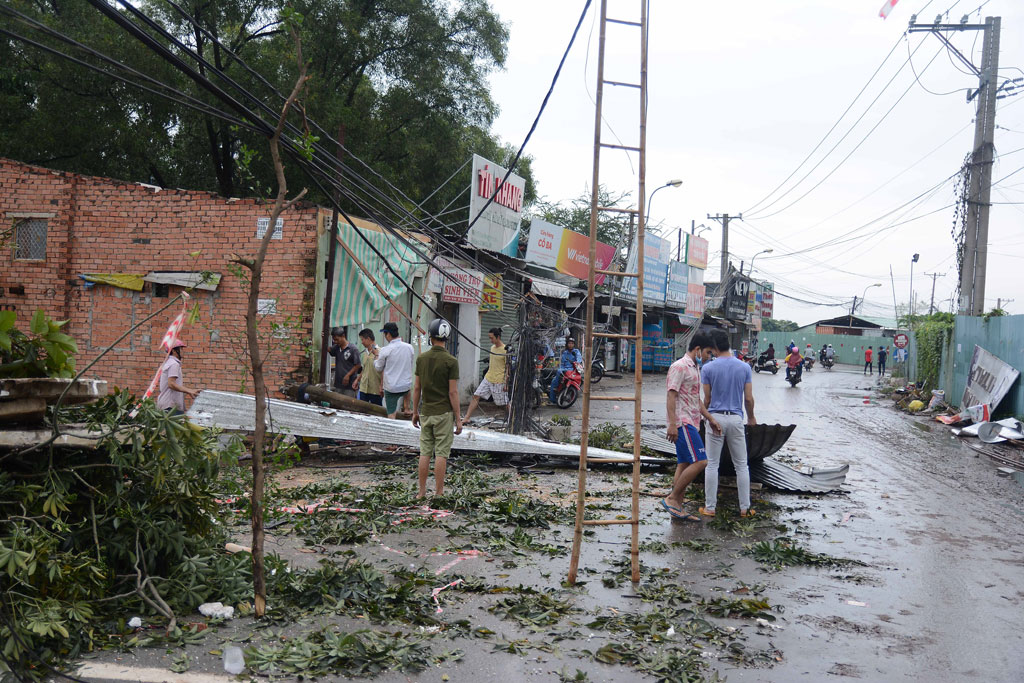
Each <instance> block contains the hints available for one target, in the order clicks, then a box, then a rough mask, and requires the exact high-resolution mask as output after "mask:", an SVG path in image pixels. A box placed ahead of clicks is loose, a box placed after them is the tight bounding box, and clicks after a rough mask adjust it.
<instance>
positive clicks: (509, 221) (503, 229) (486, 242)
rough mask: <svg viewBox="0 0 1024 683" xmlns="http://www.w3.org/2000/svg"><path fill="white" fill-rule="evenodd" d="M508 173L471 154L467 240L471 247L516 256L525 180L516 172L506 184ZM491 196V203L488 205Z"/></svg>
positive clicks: (491, 162) (492, 163)
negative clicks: (506, 174)
mask: <svg viewBox="0 0 1024 683" xmlns="http://www.w3.org/2000/svg"><path fill="white" fill-rule="evenodd" d="M507 171H508V169H505V168H502V167H501V166H498V165H497V164H495V163H494V162H493V161H489V160H487V159H485V158H483V157H482V156H480V155H478V154H474V155H473V176H472V177H473V179H472V181H471V185H470V190H469V220H470V223H471V227H470V229H469V232H468V233H467V234H466V239H467V240H468V241H469V243H470V244H472V245H473V246H474V247H479V248H480V249H486V250H487V251H494V252H498V253H500V254H505V255H506V256H517V255H518V254H519V224H520V221H521V220H522V216H523V195H524V192H525V189H526V181H525V180H523V179H522V178H521V177H519V176H517V175H516V174H515V173H513V174H511V175H509V177H508V180H507V181H505V173H507ZM492 197H493V201H490V203H488V201H489V200H491V198H492ZM485 206H486V207H487V208H486V209H485V208H484V207H485ZM474 221H475V222H474Z"/></svg>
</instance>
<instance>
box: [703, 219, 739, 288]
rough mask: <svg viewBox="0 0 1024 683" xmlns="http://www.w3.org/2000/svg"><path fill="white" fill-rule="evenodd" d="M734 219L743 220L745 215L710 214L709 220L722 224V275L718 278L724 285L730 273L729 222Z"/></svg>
mask: <svg viewBox="0 0 1024 683" xmlns="http://www.w3.org/2000/svg"><path fill="white" fill-rule="evenodd" d="M732 218H739V219H740V220H743V214H742V213H741V214H740V215H739V216H730V215H729V214H723V215H715V216H712V215H711V214H710V213H709V214H708V220H712V221H718V222H719V223H721V224H722V266H721V268H722V273H721V275H719V276H718V279H719V281H720V282H721V283H722V285H723V286H724V285H725V278H726V275H727V274H728V272H729V220H730V219H732Z"/></svg>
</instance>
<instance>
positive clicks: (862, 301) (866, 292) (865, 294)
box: [853, 282, 882, 313]
mask: <svg viewBox="0 0 1024 683" xmlns="http://www.w3.org/2000/svg"><path fill="white" fill-rule="evenodd" d="M881 286H882V283H881V282H876V283H875V284H873V285H868V286H867V287H865V288H864V293H863V294H861V295H860V305H861V306H863V305H864V299H865V298H866V297H867V295H868V290H869V289H871V288H872V287H881ZM853 307H854V313H856V308H857V304H854V305H853Z"/></svg>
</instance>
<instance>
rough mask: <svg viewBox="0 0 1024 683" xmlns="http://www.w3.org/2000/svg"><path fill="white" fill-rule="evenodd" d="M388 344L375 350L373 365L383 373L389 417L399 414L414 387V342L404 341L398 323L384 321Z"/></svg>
mask: <svg viewBox="0 0 1024 683" xmlns="http://www.w3.org/2000/svg"><path fill="white" fill-rule="evenodd" d="M380 331H381V332H383V333H384V339H386V340H387V342H388V345H387V346H385V347H384V348H383V349H378V350H377V351H376V352H374V361H373V367H374V368H376V369H377V371H379V372H380V373H381V377H382V380H383V385H384V386H383V388H384V409H385V410H386V411H388V417H390V418H395V417H396V416H397V415H398V407H399V406H400V405H401V403H402V399H404V398H405V396H406V394H408V393H409V390H410V389H412V368H413V357H414V356H415V355H416V353H415V351H413V348H412V344H407V343H405V342H404V341H402V339H401V336H400V335H399V332H398V325H397V324H396V323H384V327H382V328H381V330H380Z"/></svg>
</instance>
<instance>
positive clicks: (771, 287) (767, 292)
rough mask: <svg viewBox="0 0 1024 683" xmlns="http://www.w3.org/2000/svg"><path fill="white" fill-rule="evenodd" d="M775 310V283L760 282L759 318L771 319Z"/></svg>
mask: <svg viewBox="0 0 1024 683" xmlns="http://www.w3.org/2000/svg"><path fill="white" fill-rule="evenodd" d="M774 312H775V284H774V283H772V282H762V283H761V318H763V319H765V320H771V318H772V315H773V314H774Z"/></svg>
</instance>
